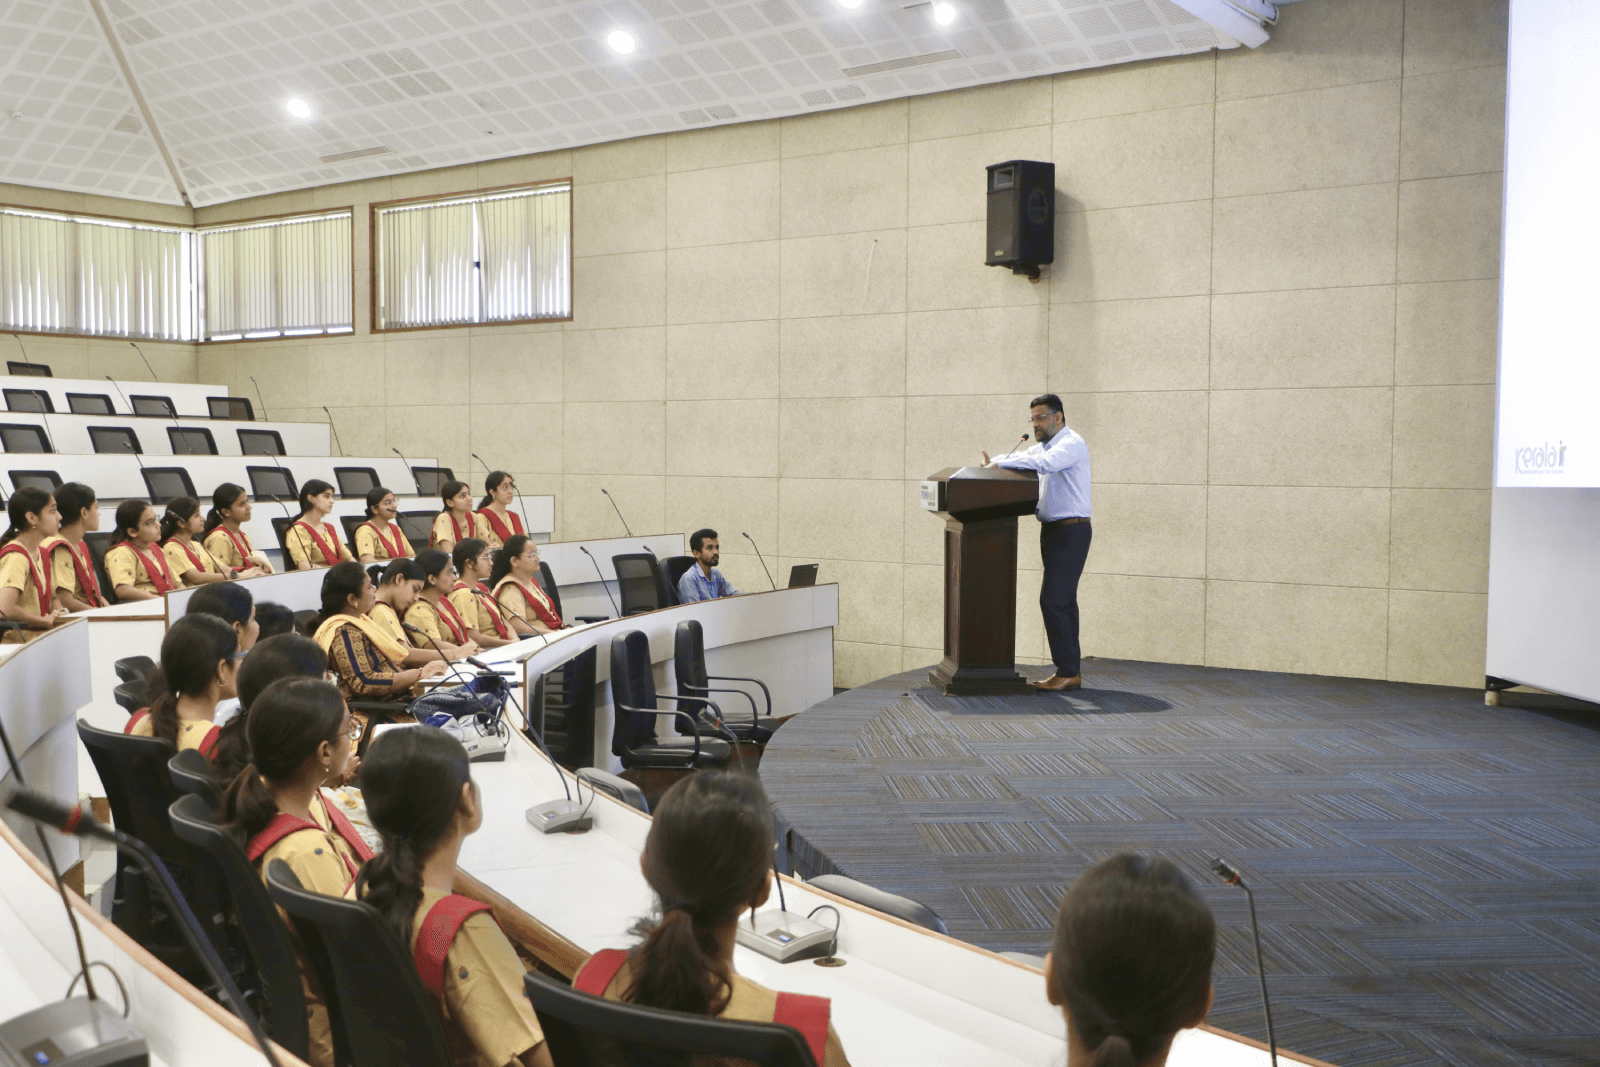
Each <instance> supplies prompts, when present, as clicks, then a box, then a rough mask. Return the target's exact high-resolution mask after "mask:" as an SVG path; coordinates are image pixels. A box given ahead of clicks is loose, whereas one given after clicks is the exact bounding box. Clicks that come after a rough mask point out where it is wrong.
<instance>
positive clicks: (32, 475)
mask: <svg viewBox="0 0 1600 1067" xmlns="http://www.w3.org/2000/svg"><path fill="white" fill-rule="evenodd" d="M9 473H10V475H11V488H12V489H22V488H25V487H27V486H30V485H31V486H33V487H34V488H35V489H43V490H44V491H45V492H47V493H50V494H51V495H54V494H55V491H56V490H57V489H60V488H61V475H59V474H57V473H56V472H55V471H10V472H9Z"/></svg>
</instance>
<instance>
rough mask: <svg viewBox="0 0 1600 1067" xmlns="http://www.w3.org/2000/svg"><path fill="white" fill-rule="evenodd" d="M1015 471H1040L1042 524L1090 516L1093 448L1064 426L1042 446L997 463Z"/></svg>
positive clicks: (1039, 508) (1038, 508) (1038, 512)
mask: <svg viewBox="0 0 1600 1067" xmlns="http://www.w3.org/2000/svg"><path fill="white" fill-rule="evenodd" d="M995 463H997V464H998V465H999V466H1002V467H1005V468H1006V469H1007V470H1014V471H1038V472H1039V506H1038V507H1037V508H1036V509H1035V510H1034V514H1035V515H1037V516H1038V517H1039V521H1040V522H1055V521H1056V520H1057V519H1071V518H1075V517H1083V518H1088V517H1089V446H1088V445H1087V444H1086V443H1085V442H1084V440H1083V438H1081V437H1079V436H1078V435H1077V434H1076V433H1074V432H1073V430H1072V429H1071V427H1068V426H1063V427H1061V429H1060V430H1059V431H1057V433H1056V435H1055V436H1054V437H1052V438H1050V440H1049V441H1047V442H1045V443H1044V444H1042V445H1034V446H1033V447H1032V448H1030V449H1028V450H1027V451H1026V452H1018V453H1016V454H1015V455H1011V456H1006V457H1004V458H1003V459H997V460H995Z"/></svg>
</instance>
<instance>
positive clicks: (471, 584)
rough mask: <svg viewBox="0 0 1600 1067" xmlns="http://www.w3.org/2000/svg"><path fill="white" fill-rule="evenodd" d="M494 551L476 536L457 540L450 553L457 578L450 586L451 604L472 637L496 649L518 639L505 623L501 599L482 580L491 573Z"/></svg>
mask: <svg viewBox="0 0 1600 1067" xmlns="http://www.w3.org/2000/svg"><path fill="white" fill-rule="evenodd" d="M493 555H494V554H493V553H492V552H490V551H489V546H488V545H487V544H485V543H484V542H483V541H480V540H479V539H478V538H476V537H469V538H467V539H466V540H465V541H457V542H456V547H455V550H454V551H453V552H451V554H450V556H451V561H452V562H453V563H454V564H455V565H456V574H457V575H458V576H459V578H460V580H459V581H457V582H456V583H455V584H454V585H452V586H451V587H450V603H452V604H454V605H455V608H456V612H457V613H458V614H460V616H461V617H462V618H463V619H466V620H467V625H468V626H469V627H470V628H471V630H472V639H473V640H474V641H476V642H478V644H479V645H481V646H483V647H484V648H499V647H500V646H501V645H509V644H511V643H512V642H513V641H517V640H520V638H519V637H518V636H517V634H516V631H514V630H512V629H511V625H510V624H509V623H508V622H506V613H505V612H504V611H503V610H502V609H501V607H500V602H499V601H497V600H496V599H495V598H494V596H493V595H492V594H491V593H490V592H489V587H488V586H487V585H485V584H484V581H485V580H486V579H487V578H488V577H489V575H491V574H493V573H494V558H493Z"/></svg>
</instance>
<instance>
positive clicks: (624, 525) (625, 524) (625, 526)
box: [600, 488, 654, 555]
mask: <svg viewBox="0 0 1600 1067" xmlns="http://www.w3.org/2000/svg"><path fill="white" fill-rule="evenodd" d="M600 491H601V492H602V493H605V494H606V499H607V500H610V501H611V509H612V510H613V511H615V512H616V513H617V519H618V520H619V521H620V522H621V523H622V532H623V533H625V534H627V535H628V536H629V537H632V536H633V531H632V530H630V529H628V520H627V519H624V518H623V517H622V509H621V508H619V507H617V502H616V500H614V499H612V496H611V494H610V493H608V492H606V490H605V489H603V488H602V489H601V490H600ZM653 554H654V553H652V555H653Z"/></svg>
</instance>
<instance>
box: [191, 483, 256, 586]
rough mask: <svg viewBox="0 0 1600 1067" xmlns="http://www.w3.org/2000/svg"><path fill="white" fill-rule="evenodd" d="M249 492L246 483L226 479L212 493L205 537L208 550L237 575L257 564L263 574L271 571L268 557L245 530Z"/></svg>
mask: <svg viewBox="0 0 1600 1067" xmlns="http://www.w3.org/2000/svg"><path fill="white" fill-rule="evenodd" d="M250 512H251V508H250V494H249V493H246V492H245V491H244V487H243V486H238V485H234V484H233V483H232V482H223V483H222V484H221V485H219V486H217V491H216V492H215V493H212V494H211V510H210V511H208V512H207V513H206V526H205V535H204V541H205V546H206V551H207V552H209V553H211V557H212V558H213V559H215V560H216V561H217V562H218V563H220V564H222V565H223V566H224V567H226V568H227V569H228V570H229V571H231V572H232V573H233V575H234V576H235V577H243V576H244V575H243V574H242V572H244V571H248V570H250V569H251V568H252V567H254V568H256V569H257V570H258V571H260V573H262V574H271V573H272V564H271V563H269V562H267V557H266V556H264V555H262V554H261V553H260V552H257V551H256V549H255V546H254V545H252V544H251V543H250V535H249V534H247V533H245V532H244V524H245V523H247V522H249V521H250Z"/></svg>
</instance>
